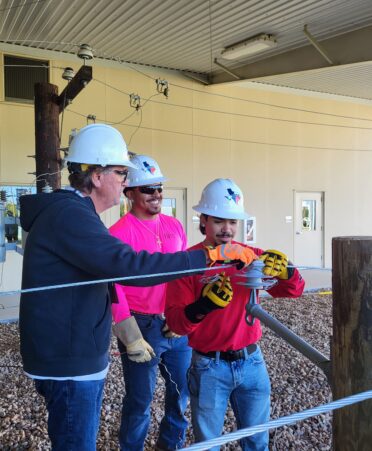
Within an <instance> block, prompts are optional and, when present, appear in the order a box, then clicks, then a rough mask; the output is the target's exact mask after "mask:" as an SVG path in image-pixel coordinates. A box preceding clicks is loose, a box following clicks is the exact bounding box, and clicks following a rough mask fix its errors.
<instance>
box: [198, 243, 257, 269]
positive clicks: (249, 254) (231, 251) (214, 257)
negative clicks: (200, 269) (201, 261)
mask: <svg viewBox="0 0 372 451" xmlns="http://www.w3.org/2000/svg"><path fill="white" fill-rule="evenodd" d="M205 250H206V252H207V257H208V262H207V263H208V264H209V265H210V266H213V265H214V264H215V263H238V268H239V269H242V268H244V267H245V266H248V265H250V264H251V263H252V262H253V260H256V259H257V258H258V257H257V255H256V254H255V253H254V252H253V251H252V249H250V248H248V247H245V246H242V245H240V244H230V243H227V244H220V245H219V246H216V247H214V248H213V247H211V246H205Z"/></svg>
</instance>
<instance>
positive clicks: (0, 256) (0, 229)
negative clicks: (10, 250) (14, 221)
mask: <svg viewBox="0 0 372 451" xmlns="http://www.w3.org/2000/svg"><path fill="white" fill-rule="evenodd" d="M5 255H6V250H5V205H4V203H3V202H1V201H0V263H4V262H5Z"/></svg>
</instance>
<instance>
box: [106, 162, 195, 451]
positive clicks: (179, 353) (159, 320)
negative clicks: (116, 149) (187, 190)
mask: <svg viewBox="0 0 372 451" xmlns="http://www.w3.org/2000/svg"><path fill="white" fill-rule="evenodd" d="M131 161H132V163H133V164H135V165H136V166H137V167H138V168H139V169H138V170H136V169H133V170H129V173H128V186H127V187H126V188H125V190H124V193H125V195H126V197H127V198H128V199H129V201H130V203H131V210H130V212H129V213H127V214H126V215H125V216H123V217H122V218H121V219H120V220H119V221H118V222H117V223H116V224H114V225H113V226H112V227H111V228H110V233H111V234H112V235H114V236H115V237H117V238H119V239H121V240H122V241H124V242H125V243H127V244H129V245H130V246H131V247H132V248H133V249H134V250H135V251H141V250H146V251H148V252H150V253H154V252H162V253H166V252H176V251H182V250H185V249H186V248H187V238H186V235H185V232H184V230H183V227H182V225H181V223H180V222H179V221H178V220H177V219H175V218H173V217H171V216H167V215H164V214H162V213H161V205H162V196H163V195H162V190H163V186H162V182H164V181H165V178H164V177H163V174H162V173H161V171H160V168H159V166H158V164H157V162H156V161H155V160H153V159H152V158H150V157H148V156H145V155H136V156H135V157H133V158H132V160H131ZM116 292H117V297H118V303H114V304H112V311H113V317H114V321H115V323H120V322H121V321H123V320H126V321H125V323H126V325H127V326H126V333H125V335H124V336H123V335H120V333H117V335H118V337H119V338H120V340H121V341H122V342H123V343H124V344H125V345H126V346H124V344H123V343H122V342H121V341H120V340H119V342H118V344H119V350H120V352H121V360H122V364H123V372H124V382H125V391H126V393H125V397H124V400H123V409H122V418H121V426H120V449H121V450H128V451H137V450H138V451H140V450H143V446H144V441H145V438H146V435H147V431H148V427H149V424H150V405H151V401H152V398H153V392H154V389H155V385H156V377H157V372H158V368H159V369H160V373H161V375H162V376H163V378H164V380H165V385H166V394H165V414H164V417H163V419H162V421H161V424H160V433H159V438H158V442H157V449H159V450H174V449H177V448H180V447H182V445H183V442H184V439H185V430H186V428H187V420H186V418H185V416H184V411H185V409H186V406H187V400H188V388H187V379H186V371H187V369H188V367H189V365H190V359H191V349H190V348H189V346H188V340H187V337H186V336H183V337H181V336H179V335H176V334H174V333H173V332H172V331H171V330H169V328H168V326H167V324H166V322H165V317H164V306H165V292H166V284H161V285H156V286H152V287H129V286H122V285H116ZM129 326H130V327H129ZM128 328H129V332H128ZM131 329H133V334H131V333H130V330H131ZM114 331H115V327H114ZM131 335H133V336H134V337H135V338H136V340H135V341H134V342H133V339H131Z"/></svg>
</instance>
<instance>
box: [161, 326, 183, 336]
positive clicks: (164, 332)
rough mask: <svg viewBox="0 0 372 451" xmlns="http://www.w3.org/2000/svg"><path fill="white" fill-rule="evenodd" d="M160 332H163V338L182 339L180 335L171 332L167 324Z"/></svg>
mask: <svg viewBox="0 0 372 451" xmlns="http://www.w3.org/2000/svg"><path fill="white" fill-rule="evenodd" d="M161 331H162V332H163V335H164V337H165V338H181V337H182V335H178V334H176V333H175V332H172V331H171V330H170V329H169V326H168V324H167V323H165V324H164V327H163V329H162V330H161Z"/></svg>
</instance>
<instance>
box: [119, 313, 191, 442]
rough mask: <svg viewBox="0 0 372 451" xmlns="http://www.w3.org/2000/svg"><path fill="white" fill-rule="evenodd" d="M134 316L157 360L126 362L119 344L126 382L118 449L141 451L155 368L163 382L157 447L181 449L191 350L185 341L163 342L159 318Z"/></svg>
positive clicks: (185, 421) (154, 384)
mask: <svg viewBox="0 0 372 451" xmlns="http://www.w3.org/2000/svg"><path fill="white" fill-rule="evenodd" d="M133 316H134V317H135V318H136V321H137V323H138V326H139V328H140V329H141V332H142V335H143V338H144V339H145V340H146V341H147V342H148V343H150V345H151V346H152V347H153V349H154V351H155V353H156V357H154V358H153V359H151V360H150V361H149V362H144V363H136V362H133V361H131V360H129V359H128V357H127V355H126V353H125V347H124V346H123V345H122V344H121V343H120V342H119V350H120V352H121V353H122V354H121V360H122V364H123V373H124V382H125V397H124V400H123V409H122V417H121V426H120V449H121V450H122V451H142V450H143V446H144V442H145V438H146V435H147V431H148V428H149V425H150V406H151V401H152V398H153V394H154V390H155V386H156V378H157V373H158V367H159V369H160V373H161V375H162V377H163V378H164V380H165V408H164V417H163V419H162V421H161V424H160V431H159V438H158V441H157V446H158V447H160V448H161V449H164V450H174V449H177V448H181V447H182V445H183V443H184V440H185V432H186V428H187V425H188V422H187V419H186V417H185V415H184V412H185V410H186V407H187V401H188V397H189V391H188V387H187V369H188V368H189V366H190V360H191V348H190V347H189V346H188V340H187V337H181V338H165V337H164V336H163V335H162V331H161V330H162V328H163V327H164V324H165V321H164V319H163V318H162V317H161V316H160V315H140V314H136V313H133Z"/></svg>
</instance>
